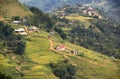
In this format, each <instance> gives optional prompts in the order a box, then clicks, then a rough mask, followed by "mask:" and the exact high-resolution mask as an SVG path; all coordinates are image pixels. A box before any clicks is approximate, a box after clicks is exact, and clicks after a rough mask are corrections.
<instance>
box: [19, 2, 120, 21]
mask: <svg viewBox="0 0 120 79" xmlns="http://www.w3.org/2000/svg"><path fill="white" fill-rule="evenodd" d="M19 1H21V2H22V3H23V2H24V3H25V4H26V5H30V6H35V7H38V8H40V9H41V10H43V11H44V12H51V11H52V10H54V9H57V8H60V7H63V6H65V5H77V4H81V5H84V4H87V5H88V6H93V7H96V8H99V9H100V10H101V11H102V12H104V13H105V14H106V16H107V17H109V18H110V19H112V20H113V21H116V22H117V23H119V20H120V14H119V12H120V1H119V0H28V1H26V0H19Z"/></svg>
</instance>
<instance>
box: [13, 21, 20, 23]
mask: <svg viewBox="0 0 120 79" xmlns="http://www.w3.org/2000/svg"><path fill="white" fill-rule="evenodd" d="M13 23H14V24H19V23H21V21H13Z"/></svg>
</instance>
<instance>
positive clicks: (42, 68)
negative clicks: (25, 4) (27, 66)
mask: <svg viewBox="0 0 120 79" xmlns="http://www.w3.org/2000/svg"><path fill="white" fill-rule="evenodd" d="M47 36H48V33H45V32H42V33H41V34H36V33H34V34H33V35H31V36H30V37H29V39H30V40H31V41H27V45H26V56H27V57H28V58H29V59H30V60H31V62H35V63H37V64H36V65H34V66H33V67H31V71H30V72H28V73H27V74H30V75H31V76H25V78H26V79H29V77H30V78H31V79H34V78H37V76H35V75H42V76H38V77H39V79H40V78H41V79H44V78H45V77H48V75H49V77H51V79H56V77H55V76H53V74H52V72H51V69H49V67H47V65H48V64H49V63H51V62H55V63H57V62H59V61H63V60H64V58H63V57H62V56H61V55H59V54H56V53H54V52H52V51H50V50H49V40H48V39H47ZM50 74H52V75H50ZM46 79H47V78H46Z"/></svg>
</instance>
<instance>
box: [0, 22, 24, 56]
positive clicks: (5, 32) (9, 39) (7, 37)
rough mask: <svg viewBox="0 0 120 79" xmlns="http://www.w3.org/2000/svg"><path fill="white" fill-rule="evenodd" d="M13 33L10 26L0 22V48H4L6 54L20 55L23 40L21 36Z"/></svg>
mask: <svg viewBox="0 0 120 79" xmlns="http://www.w3.org/2000/svg"><path fill="white" fill-rule="evenodd" d="M13 31H14V29H13V28H12V27H11V26H10V25H8V24H4V23H3V22H0V41H1V43H0V46H1V47H3V48H6V49H7V52H14V53H15V54H20V55H22V54H24V50H25V40H24V39H23V38H22V36H20V35H15V34H14V33H13Z"/></svg>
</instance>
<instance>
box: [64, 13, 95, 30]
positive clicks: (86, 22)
mask: <svg viewBox="0 0 120 79" xmlns="http://www.w3.org/2000/svg"><path fill="white" fill-rule="evenodd" d="M66 18H67V19H69V20H75V21H80V22H82V23H83V25H84V26H86V28H87V27H89V26H90V25H91V23H90V20H92V19H93V18H91V17H84V16H80V15H76V14H73V15H69V16H66Z"/></svg>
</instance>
